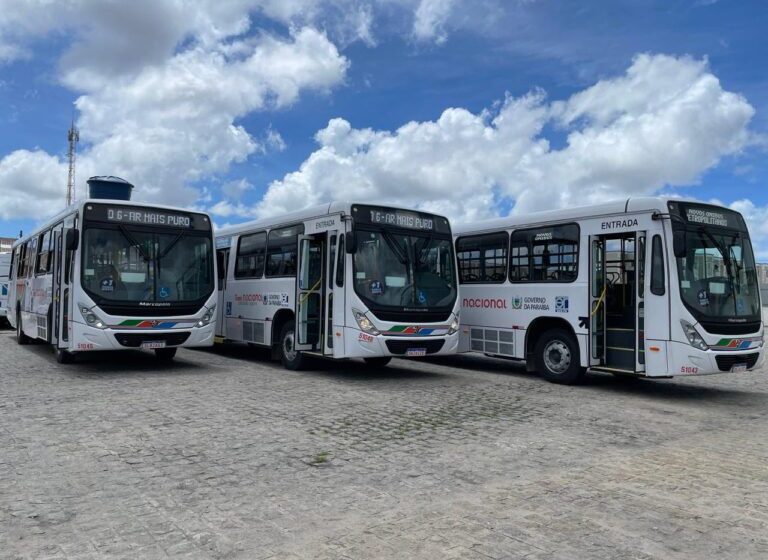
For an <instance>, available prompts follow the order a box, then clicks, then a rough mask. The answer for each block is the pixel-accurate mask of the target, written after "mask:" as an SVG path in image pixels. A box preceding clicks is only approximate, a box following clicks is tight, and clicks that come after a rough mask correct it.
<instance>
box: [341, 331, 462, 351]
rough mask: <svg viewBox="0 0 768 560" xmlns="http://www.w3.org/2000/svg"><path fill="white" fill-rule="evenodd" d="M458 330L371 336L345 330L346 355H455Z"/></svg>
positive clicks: (361, 332)
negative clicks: (443, 332)
mask: <svg viewBox="0 0 768 560" xmlns="http://www.w3.org/2000/svg"><path fill="white" fill-rule="evenodd" d="M458 347H459V333H458V331H457V332H455V333H453V334H447V335H441V336H386V335H383V334H380V335H378V336H372V335H369V334H366V333H364V332H363V331H361V330H359V329H355V328H345V329H344V350H345V352H344V353H345V356H344V357H346V358H375V357H381V356H391V357H393V358H415V357H426V356H445V355H449V354H456V352H457V351H458Z"/></svg>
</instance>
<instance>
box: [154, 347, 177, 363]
mask: <svg viewBox="0 0 768 560" xmlns="http://www.w3.org/2000/svg"><path fill="white" fill-rule="evenodd" d="M175 357H176V348H156V349H155V358H157V360H158V361H159V362H170V361H172V360H173V358H175Z"/></svg>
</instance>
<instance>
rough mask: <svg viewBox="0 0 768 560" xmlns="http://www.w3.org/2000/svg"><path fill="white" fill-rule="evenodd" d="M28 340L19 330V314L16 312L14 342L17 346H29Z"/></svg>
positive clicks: (21, 330) (22, 331)
mask: <svg viewBox="0 0 768 560" xmlns="http://www.w3.org/2000/svg"><path fill="white" fill-rule="evenodd" d="M29 341H30V338H29V337H28V336H27V335H25V334H24V330H23V329H22V328H21V312H19V311H17V312H16V342H17V343H19V344H29Z"/></svg>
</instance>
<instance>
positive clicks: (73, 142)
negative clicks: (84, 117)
mask: <svg viewBox="0 0 768 560" xmlns="http://www.w3.org/2000/svg"><path fill="white" fill-rule="evenodd" d="M67 141H68V142H69V148H68V149H67V158H68V159H69V174H68V175H67V206H69V205H70V204H72V203H73V202H74V201H75V157H76V156H77V143H78V142H79V141H80V131H79V130H77V128H76V127H75V121H74V120H73V121H72V125H71V126H70V127H69V131H67Z"/></svg>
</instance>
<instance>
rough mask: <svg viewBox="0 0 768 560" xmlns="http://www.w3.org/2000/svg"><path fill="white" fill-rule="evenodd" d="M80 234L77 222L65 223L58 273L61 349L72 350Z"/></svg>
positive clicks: (70, 219)
mask: <svg viewBox="0 0 768 560" xmlns="http://www.w3.org/2000/svg"><path fill="white" fill-rule="evenodd" d="M78 235H79V232H78V230H77V221H76V220H73V219H72V218H71V217H70V218H68V219H67V221H66V222H65V223H64V231H63V233H62V241H61V267H60V270H59V271H57V273H59V274H60V275H61V277H60V278H61V280H60V285H61V303H60V305H59V308H60V310H61V318H60V320H59V325H60V327H59V328H60V330H59V348H71V347H72V341H70V332H69V323H70V319H71V317H72V312H73V310H74V305H73V303H72V299H73V298H72V291H73V288H74V283H73V278H74V269H75V255H76V254H77V245H78V244H79V243H78V242H77V239H78ZM69 243H71V244H72V246H73V247H75V248H74V249H70V248H69V246H68V244H69Z"/></svg>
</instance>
